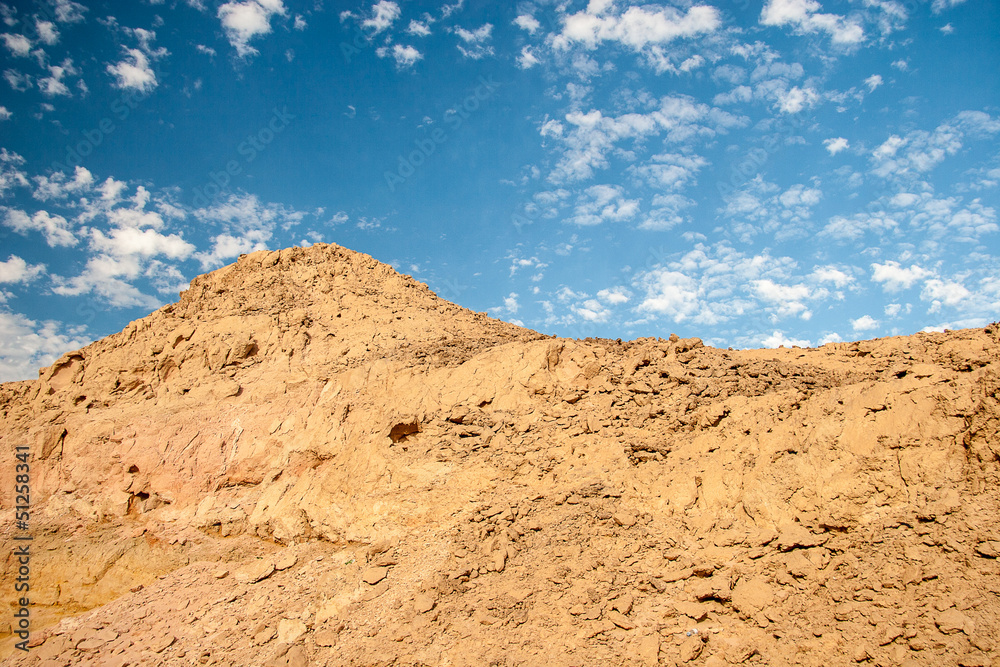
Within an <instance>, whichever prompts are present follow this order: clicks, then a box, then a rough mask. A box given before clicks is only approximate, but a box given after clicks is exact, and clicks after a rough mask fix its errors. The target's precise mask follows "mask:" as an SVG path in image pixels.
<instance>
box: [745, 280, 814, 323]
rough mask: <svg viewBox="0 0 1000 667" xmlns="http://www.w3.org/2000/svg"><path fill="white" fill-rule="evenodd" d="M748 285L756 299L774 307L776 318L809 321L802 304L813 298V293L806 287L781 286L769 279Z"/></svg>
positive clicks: (800, 285) (808, 312) (804, 306)
mask: <svg viewBox="0 0 1000 667" xmlns="http://www.w3.org/2000/svg"><path fill="white" fill-rule="evenodd" d="M750 285H751V287H752V288H753V291H754V293H755V294H756V295H757V297H758V298H760V299H761V300H762V301H765V302H767V303H769V304H772V305H773V306H774V308H775V313H776V315H777V317H779V318H782V317H788V316H791V315H797V316H799V317H801V318H803V319H809V317H810V316H811V312H810V311H809V309H808V307H807V306H806V304H805V303H804V302H805V301H807V300H809V299H812V298H813V291H812V289H811V288H810V287H809V286H808V285H803V284H798V285H782V284H780V283H776V282H774V281H773V280H769V279H764V280H755V281H753V282H751V283H750Z"/></svg>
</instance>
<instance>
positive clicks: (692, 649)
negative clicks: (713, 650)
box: [678, 637, 705, 662]
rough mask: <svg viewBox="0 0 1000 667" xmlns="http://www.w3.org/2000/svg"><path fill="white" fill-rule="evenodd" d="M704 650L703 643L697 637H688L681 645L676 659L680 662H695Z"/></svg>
mask: <svg viewBox="0 0 1000 667" xmlns="http://www.w3.org/2000/svg"><path fill="white" fill-rule="evenodd" d="M704 648H705V643H704V642H703V641H701V639H700V638H699V637H688V638H687V639H685V640H684V642H683V643H682V644H681V647H680V655H679V656H678V657H679V658H680V661H681V662H691V661H692V660H697V659H698V656H699V655H701V652H702V651H703V650H704Z"/></svg>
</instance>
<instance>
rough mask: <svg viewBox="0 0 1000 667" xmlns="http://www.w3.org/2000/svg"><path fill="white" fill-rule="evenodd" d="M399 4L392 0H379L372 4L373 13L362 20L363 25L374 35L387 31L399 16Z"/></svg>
mask: <svg viewBox="0 0 1000 667" xmlns="http://www.w3.org/2000/svg"><path fill="white" fill-rule="evenodd" d="M399 14H400V11H399V5H397V4H396V3H395V2H391V1H390V0H379V2H378V3H376V4H374V5H372V15H371V17H370V18H367V19H365V20H364V21H362V22H361V26H362V27H364V28H366V29H368V30H371V34H372V35H377V34H379V33H380V32H385V31H386V30H388V29H389V28H390V27H392V24H393V23H394V22H395V21H396V19H398V18H399Z"/></svg>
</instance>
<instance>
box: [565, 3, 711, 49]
mask: <svg viewBox="0 0 1000 667" xmlns="http://www.w3.org/2000/svg"><path fill="white" fill-rule="evenodd" d="M613 8H614V7H613V3H609V4H605V5H601V6H595V5H591V6H590V7H588V9H587V11H584V12H578V13H576V14H570V15H568V16H566V17H565V18H564V20H563V29H562V32H561V33H560V34H559V35H558V36H557V37H556V38H555V39H554V40H553V45H554V46H555V48H557V49H565V48H569V47H570V46H571V45H573V44H582V45H583V46H584V47H586V48H588V49H594V48H596V47H597V46H598V45H599V44H601V43H602V42H617V43H619V44H621V45H623V46H627V47H629V48H631V49H633V50H634V51H640V50H642V49H643V48H644V47H646V46H649V45H655V44H668V43H670V42H672V41H674V40H675V39H678V38H683V37H694V36H695V35H701V34H705V33H712V32H715V31H716V30H717V29H718V28H719V26H720V25H721V18H720V14H719V11H718V10H717V9H716V8H714V7H710V6H707V5H696V6H694V7H691V8H689V9H688V10H687V12H686V13H682V12H681V11H680V10H678V9H675V8H673V7H660V8H658V9H653V6H652V5H651V6H650V7H649V8H645V7H629V8H628V9H627V10H625V12H624V13H622V14H617V13H611V12H607V10H609V9H613Z"/></svg>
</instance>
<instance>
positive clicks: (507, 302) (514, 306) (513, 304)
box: [503, 292, 521, 315]
mask: <svg viewBox="0 0 1000 667" xmlns="http://www.w3.org/2000/svg"><path fill="white" fill-rule="evenodd" d="M503 307H504V310H505V311H507V312H508V313H510V314H511V315H516V314H517V311H518V310H520V308H521V304H520V303H518V301H517V292H511V293H510V294H509V295H508V296H507V297H505V298H504V300H503Z"/></svg>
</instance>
